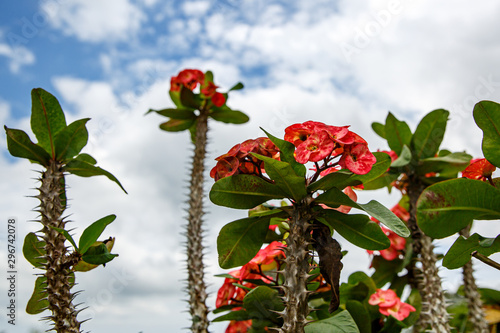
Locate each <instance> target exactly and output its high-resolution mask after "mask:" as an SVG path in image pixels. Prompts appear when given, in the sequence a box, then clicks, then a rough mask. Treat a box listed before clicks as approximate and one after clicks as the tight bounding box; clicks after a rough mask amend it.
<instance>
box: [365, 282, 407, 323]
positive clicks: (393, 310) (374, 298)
mask: <svg viewBox="0 0 500 333" xmlns="http://www.w3.org/2000/svg"><path fill="white" fill-rule="evenodd" d="M368 304H370V305H378V306H379V311H380V313H381V314H383V315H384V316H393V317H394V318H396V319H397V320H404V319H405V318H406V317H408V316H409V315H410V312H413V311H416V310H415V308H414V307H413V306H411V305H410V304H407V303H404V302H401V299H400V298H399V297H398V296H397V295H396V292H395V291H394V290H392V289H387V290H382V289H377V291H376V292H375V293H374V294H373V295H371V296H370V299H369V300H368Z"/></svg>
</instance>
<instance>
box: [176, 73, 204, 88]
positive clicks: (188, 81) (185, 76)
mask: <svg viewBox="0 0 500 333" xmlns="http://www.w3.org/2000/svg"><path fill="white" fill-rule="evenodd" d="M204 81H205V74H203V72H202V71H200V70H198V69H184V70H182V71H181V72H180V73H179V74H178V75H177V76H172V78H171V79H170V91H180V90H181V86H184V87H186V88H188V89H189V90H194V88H196V86H197V85H198V83H199V84H200V85H201V84H203V82H204Z"/></svg>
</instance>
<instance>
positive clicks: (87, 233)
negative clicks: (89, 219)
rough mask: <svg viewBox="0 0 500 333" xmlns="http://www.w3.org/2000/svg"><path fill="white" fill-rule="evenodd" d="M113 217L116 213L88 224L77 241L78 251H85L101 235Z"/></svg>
mask: <svg viewBox="0 0 500 333" xmlns="http://www.w3.org/2000/svg"><path fill="white" fill-rule="evenodd" d="M115 219H116V215H108V216H105V217H103V218H101V219H99V220H97V221H95V222H94V223H92V224H91V225H89V226H88V227H87V228H86V229H85V230H84V231H83V233H82V236H81V237H80V241H79V242H78V245H79V251H80V253H85V252H86V251H87V250H88V249H89V247H90V246H91V245H92V244H94V242H96V241H97V239H98V238H99V236H101V234H102V232H103V231H104V229H105V228H106V226H107V225H108V224H110V223H111V222H113V221H114V220H115Z"/></svg>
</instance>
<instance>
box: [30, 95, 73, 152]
mask: <svg viewBox="0 0 500 333" xmlns="http://www.w3.org/2000/svg"><path fill="white" fill-rule="evenodd" d="M65 127H66V119H65V117H64V112H63V110H62V109H61V105H59V101H58V100H57V99H56V98H55V97H54V96H53V95H52V94H50V93H49V92H47V91H45V90H43V89H42V88H36V89H33V90H32V91H31V129H32V131H33V133H34V134H35V136H36V138H37V140H38V144H39V145H40V146H41V147H42V148H43V149H45V151H47V152H48V153H49V154H50V155H51V156H52V157H55V156H56V154H55V150H54V138H55V136H56V135H57V133H59V131H61V130H62V129H64V128H65Z"/></svg>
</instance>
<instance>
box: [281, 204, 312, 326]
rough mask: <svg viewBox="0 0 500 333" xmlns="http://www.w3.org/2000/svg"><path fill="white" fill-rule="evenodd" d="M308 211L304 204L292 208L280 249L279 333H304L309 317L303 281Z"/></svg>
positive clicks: (306, 265) (306, 267)
mask: <svg viewBox="0 0 500 333" xmlns="http://www.w3.org/2000/svg"><path fill="white" fill-rule="evenodd" d="M308 209H309V207H308V205H307V203H306V202H304V201H303V202H299V203H297V204H296V205H294V208H293V212H292V216H291V218H290V233H289V236H288V238H287V239H286V243H287V246H286V247H285V248H284V251H285V254H286V259H285V263H286V269H285V271H284V278H285V283H284V285H283V289H284V292H285V296H284V301H285V310H284V311H283V313H282V317H283V320H284V323H283V326H282V327H281V329H280V330H279V332H281V333H304V326H305V325H306V323H307V315H308V314H309V305H308V302H307V297H308V294H309V292H308V291H307V280H308V278H309V268H310V265H309V259H310V253H309V250H308V246H309V244H310V243H311V241H310V231H311V224H310V223H309V221H310V220H311V216H310V213H309V211H308Z"/></svg>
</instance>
